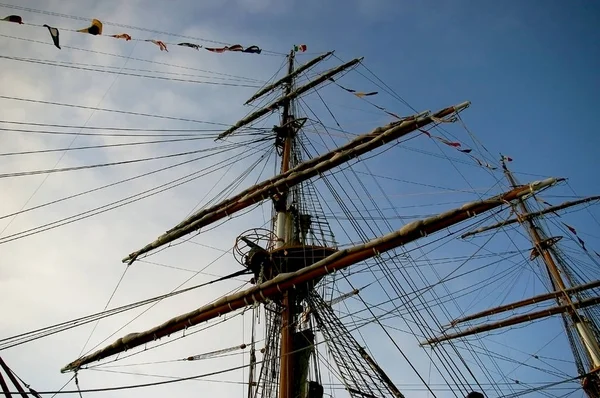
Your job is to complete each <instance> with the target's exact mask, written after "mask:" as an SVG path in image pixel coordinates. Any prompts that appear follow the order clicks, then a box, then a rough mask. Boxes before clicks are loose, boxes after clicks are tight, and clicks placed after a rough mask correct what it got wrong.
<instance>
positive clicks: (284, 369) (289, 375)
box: [274, 50, 295, 398]
mask: <svg viewBox="0 0 600 398" xmlns="http://www.w3.org/2000/svg"><path fill="white" fill-rule="evenodd" d="M293 72H294V50H291V51H290V55H289V56H288V75H292V74H293ZM293 86H294V79H293V77H292V78H291V79H289V80H288V82H287V84H286V86H285V96H286V98H287V97H289V94H290V93H291V92H292V89H293ZM291 105H292V100H291V99H287V100H286V101H285V102H284V103H283V110H282V113H281V124H280V126H279V128H278V129H275V130H276V133H277V137H276V142H281V141H283V152H282V154H281V173H282V174H283V173H285V172H287V171H288V170H289V169H290V162H291V155H292V143H293V140H294V135H295V131H294V128H293V127H292V119H293V115H292V114H291V112H290V108H291ZM287 197H288V190H287V189H286V190H285V191H284V192H282V193H281V195H279V197H278V198H277V199H276V200H275V201H274V204H275V210H276V211H277V221H276V225H275V235H276V236H277V242H276V246H275V247H276V248H280V247H283V246H284V245H285V244H286V243H289V240H290V238H291V235H292V234H291V233H290V227H291V222H290V214H289V212H288V209H287ZM294 303H295V300H294V297H293V291H292V290H286V291H285V292H284V293H283V303H282V304H283V311H282V313H281V321H282V322H281V344H280V347H281V350H280V354H281V356H280V376H279V397H280V398H292V397H293V396H294V395H293V391H292V387H293V386H294V380H293V377H294V369H293V362H292V355H291V352H292V351H293V348H292V338H293V337H292V331H293V325H294V315H295V314H294V307H295V305H294Z"/></svg>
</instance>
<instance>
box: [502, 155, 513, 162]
mask: <svg viewBox="0 0 600 398" xmlns="http://www.w3.org/2000/svg"><path fill="white" fill-rule="evenodd" d="M500 160H502V161H503V162H512V158H510V157H508V156H504V155H502V157H501V158H500Z"/></svg>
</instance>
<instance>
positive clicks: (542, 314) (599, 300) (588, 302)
mask: <svg viewBox="0 0 600 398" xmlns="http://www.w3.org/2000/svg"><path fill="white" fill-rule="evenodd" d="M561 293H562V292H561ZM597 304H600V297H592V298H589V299H585V300H582V301H575V302H573V303H572V304H564V305H560V306H557V307H552V308H549V309H546V310H542V311H537V312H533V313H529V314H524V315H519V316H515V317H512V318H508V319H505V320H503V321H498V322H494V323H488V324H485V325H481V326H476V327H473V328H469V329H467V330H464V331H462V332H458V333H452V334H445V335H443V336H440V337H434V338H431V339H429V340H427V341H425V342H423V343H421V345H428V344H435V343H441V342H442V341H447V340H452V339H456V338H459V337H465V336H471V335H473V334H478V333H482V332H489V331H491V330H496V329H500V328H504V327H507V326H514V325H518V324H520V323H524V322H530V321H534V320H536V319H540V318H546V317H549V316H552V315H556V314H562V313H565V312H569V311H571V310H572V309H573V308H586V307H591V306H593V305H597Z"/></svg>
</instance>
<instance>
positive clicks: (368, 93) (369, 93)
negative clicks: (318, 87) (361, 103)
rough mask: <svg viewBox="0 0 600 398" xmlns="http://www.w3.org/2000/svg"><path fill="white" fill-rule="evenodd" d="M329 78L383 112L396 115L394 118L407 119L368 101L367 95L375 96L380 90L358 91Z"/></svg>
mask: <svg viewBox="0 0 600 398" xmlns="http://www.w3.org/2000/svg"><path fill="white" fill-rule="evenodd" d="M327 80H329V81H330V82H333V84H335V85H336V86H338V87H339V88H341V89H342V90H344V91H347V92H349V93H350V94H353V95H355V96H356V97H358V98H361V99H363V100H365V101H366V102H367V103H369V104H371V105H372V106H374V107H375V108H377V109H379V110H380V111H383V112H385V113H387V114H388V115H390V116H392V117H394V118H396V119H398V120H403V119H405V118H402V117H400V116H398V115H397V114H395V113H393V112H390V111H388V110H387V109H385V108H384V107H382V106H379V105H377V104H374V103H372V102H371V101H368V100H367V99H365V97H371V96H373V95H377V94H379V92H378V91H369V92H363V91H356V90H353V89H351V88H347V87H344V86H342V85H341V84H339V83H338V82H336V81H335V79H333V78H332V77H330V78H329V79H327Z"/></svg>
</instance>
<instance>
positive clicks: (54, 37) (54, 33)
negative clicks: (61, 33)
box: [44, 25, 60, 50]
mask: <svg viewBox="0 0 600 398" xmlns="http://www.w3.org/2000/svg"><path fill="white" fill-rule="evenodd" d="M44 26H45V27H46V28H48V32H50V36H52V41H53V42H54V45H55V46H56V47H57V48H58V49H59V50H60V44H59V42H58V29H56V28H53V27H52V26H49V25H44Z"/></svg>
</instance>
